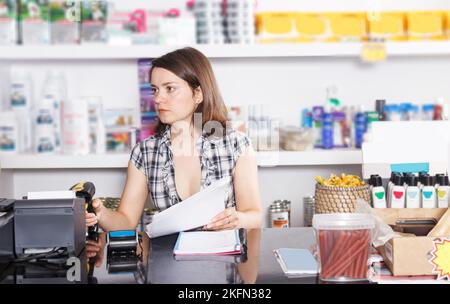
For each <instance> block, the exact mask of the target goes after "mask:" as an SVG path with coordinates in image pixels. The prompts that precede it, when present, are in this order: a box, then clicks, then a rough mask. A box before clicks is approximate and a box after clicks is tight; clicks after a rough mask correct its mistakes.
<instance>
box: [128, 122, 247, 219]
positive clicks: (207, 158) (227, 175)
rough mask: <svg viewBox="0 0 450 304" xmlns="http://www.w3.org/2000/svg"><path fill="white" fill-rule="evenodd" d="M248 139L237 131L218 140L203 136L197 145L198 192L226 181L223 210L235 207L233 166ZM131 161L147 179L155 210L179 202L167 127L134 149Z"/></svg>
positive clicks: (232, 131) (230, 131)
mask: <svg viewBox="0 0 450 304" xmlns="http://www.w3.org/2000/svg"><path fill="white" fill-rule="evenodd" d="M249 145H250V140H249V138H248V137H247V136H246V135H245V134H243V133H241V132H239V131H236V130H233V129H231V130H229V131H228V132H227V134H226V135H225V136H223V137H220V138H212V137H207V136H206V135H205V134H202V135H201V136H200V137H199V139H198V141H197V142H196V147H197V151H199V155H200V165H201V189H204V188H205V187H207V186H209V185H210V184H211V182H212V181H214V180H221V179H227V180H228V181H229V191H228V198H227V201H226V202H224V203H225V206H226V207H227V208H228V207H232V206H235V205H236V201H235V197H234V187H233V176H234V168H235V167H236V162H237V160H238V158H239V156H240V155H241V153H242V152H243V151H244V149H245V148H246V147H248V146H249ZM130 161H131V162H132V163H133V164H134V166H135V167H136V168H137V169H138V170H140V171H142V172H143V173H144V174H145V176H146V177H147V186H148V190H149V193H150V195H151V198H152V199H153V202H154V204H155V207H156V208H157V209H158V210H164V209H166V208H169V207H170V206H172V205H174V204H176V203H178V202H180V201H181V198H180V196H179V195H178V192H177V190H176V187H175V169H174V161H173V154H172V151H171V148H170V127H167V128H166V130H165V131H164V133H163V134H162V136H160V137H156V136H151V137H149V138H147V139H145V140H143V141H141V142H140V143H138V144H137V145H136V146H134V148H133V150H132V152H131V157H130Z"/></svg>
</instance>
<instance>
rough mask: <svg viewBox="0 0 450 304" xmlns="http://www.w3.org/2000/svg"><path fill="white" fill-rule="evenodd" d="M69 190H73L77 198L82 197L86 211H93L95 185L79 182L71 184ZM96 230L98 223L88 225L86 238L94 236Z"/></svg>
mask: <svg viewBox="0 0 450 304" xmlns="http://www.w3.org/2000/svg"><path fill="white" fill-rule="evenodd" d="M69 190H72V191H75V195H76V196H77V197H79V198H84V200H85V205H86V211H87V212H88V213H94V214H96V213H95V208H94V206H92V198H93V197H94V194H95V186H94V184H93V183H91V182H80V183H78V184H76V185H73V186H72V187H71V188H70V189H69ZM97 232H98V223H97V224H95V225H93V226H90V227H88V238H91V239H92V238H94V239H95V238H96V237H94V236H95V235H97Z"/></svg>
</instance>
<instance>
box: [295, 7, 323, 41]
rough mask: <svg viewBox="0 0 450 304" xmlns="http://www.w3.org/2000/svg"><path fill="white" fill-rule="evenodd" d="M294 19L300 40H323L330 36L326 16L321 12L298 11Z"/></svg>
mask: <svg viewBox="0 0 450 304" xmlns="http://www.w3.org/2000/svg"><path fill="white" fill-rule="evenodd" d="M295 20H296V29H297V34H298V36H299V41H300V42H312V41H323V40H325V39H327V38H329V37H330V31H329V27H328V18H327V17H326V16H325V15H323V14H313V13H309V14H308V13H298V14H296V16H295Z"/></svg>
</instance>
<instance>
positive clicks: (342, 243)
mask: <svg viewBox="0 0 450 304" xmlns="http://www.w3.org/2000/svg"><path fill="white" fill-rule="evenodd" d="M333 234H334V235H335V236H336V241H334V244H336V246H334V247H330V251H331V253H330V254H329V257H328V259H327V260H326V261H325V263H324V267H323V271H322V272H323V273H325V272H328V269H329V268H330V266H332V265H333V261H334V260H336V259H337V258H338V256H339V254H340V252H341V251H342V249H344V248H345V247H346V246H347V242H348V241H349V240H350V237H349V234H348V233H347V232H346V231H336V232H333Z"/></svg>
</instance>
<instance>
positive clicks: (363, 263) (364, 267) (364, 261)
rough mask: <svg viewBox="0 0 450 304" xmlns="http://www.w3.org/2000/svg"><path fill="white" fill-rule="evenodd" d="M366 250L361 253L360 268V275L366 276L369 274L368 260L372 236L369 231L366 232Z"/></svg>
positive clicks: (360, 276) (361, 276)
mask: <svg viewBox="0 0 450 304" xmlns="http://www.w3.org/2000/svg"><path fill="white" fill-rule="evenodd" d="M364 239H365V244H364V251H363V253H362V255H361V262H360V267H359V269H358V277H359V278H365V277H366V276H367V260H368V258H369V247H370V236H369V231H367V232H366V233H365V238H364Z"/></svg>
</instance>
